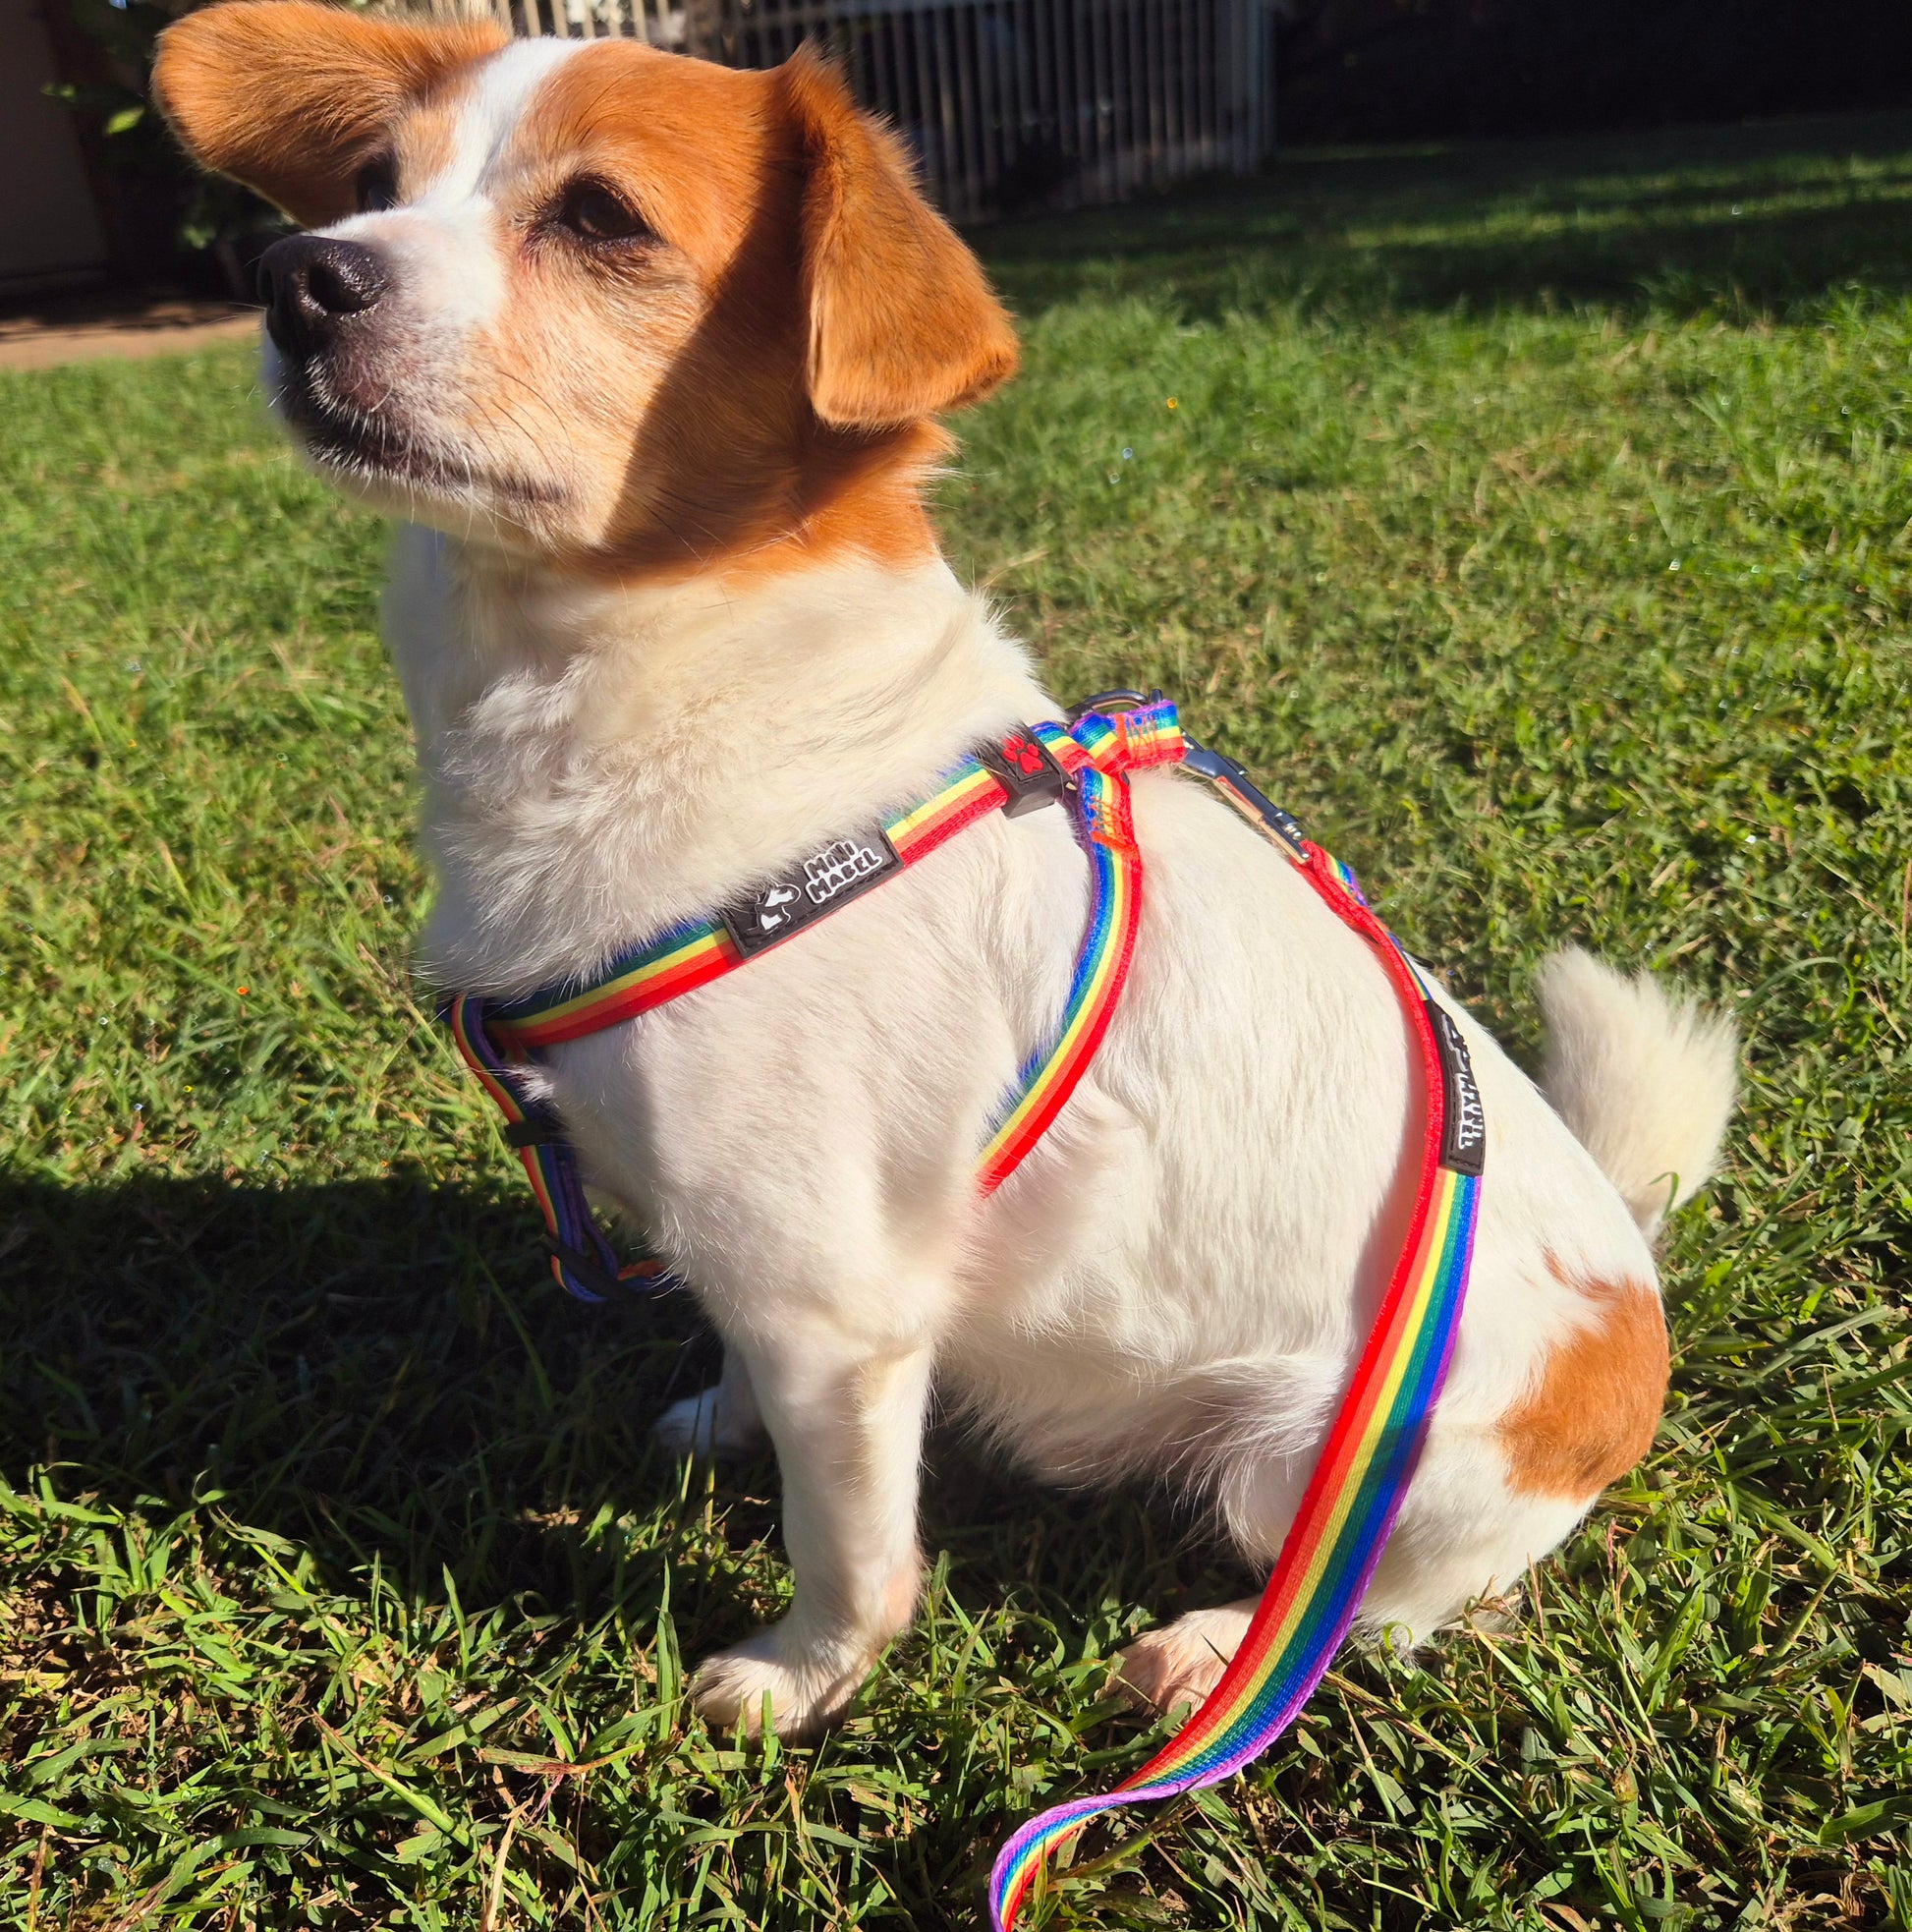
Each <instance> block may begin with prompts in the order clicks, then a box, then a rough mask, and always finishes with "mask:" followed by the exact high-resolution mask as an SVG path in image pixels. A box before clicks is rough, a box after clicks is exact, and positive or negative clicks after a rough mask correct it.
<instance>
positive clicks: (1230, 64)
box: [400, 0, 1273, 221]
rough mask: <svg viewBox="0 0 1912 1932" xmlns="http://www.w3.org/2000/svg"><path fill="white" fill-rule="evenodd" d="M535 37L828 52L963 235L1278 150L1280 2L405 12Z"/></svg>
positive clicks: (503, 0)
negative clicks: (484, 21) (481, 21)
mask: <svg viewBox="0 0 1912 1932" xmlns="http://www.w3.org/2000/svg"><path fill="white" fill-rule="evenodd" d="M400 4H401V5H402V6H404V8H405V10H406V11H408V12H414V13H422V14H436V15H441V16H451V15H454V14H456V15H461V16H469V15H483V16H488V17H491V18H494V19H496V20H498V21H499V22H501V23H502V24H504V25H506V26H509V27H510V28H512V30H513V31H514V32H518V33H557V34H564V35H569V36H571V37H574V38H586V39H592V38H600V37H604V36H607V35H614V34H629V35H635V36H636V37H638V38H640V39H643V40H647V41H649V42H650V43H651V44H652V45H653V46H659V47H669V48H673V49H675V50H677V51H679V52H683V53H691V54H699V55H702V56H703V58H704V59H706V60H717V61H722V62H724V63H726V64H727V65H729V66H732V67H773V66H775V65H776V64H777V63H778V62H779V61H781V60H784V59H786V58H787V57H788V56H789V55H790V54H791V53H793V52H794V51H795V49H796V47H797V45H798V43H799V42H800V41H802V40H805V39H809V38H814V39H817V40H820V41H821V42H823V43H824V44H825V45H826V46H827V47H828V48H829V49H830V50H831V52H832V53H834V54H835V56H836V58H837V59H838V60H839V61H840V62H841V63H842V64H843V67H844V69H845V71H846V72H847V73H848V74H849V76H850V78H851V81H852V84H853V85H855V87H856V90H857V97H858V99H860V100H861V101H862V102H863V103H864V104H865V105H866V106H868V107H872V108H874V109H876V110H877V112H879V113H881V114H883V115H885V116H886V117H887V118H888V119H889V120H890V121H891V122H893V123H894V125H895V126H896V127H897V128H898V129H899V130H900V131H901V133H902V134H903V136H904V138H905V139H906V140H907V141H908V142H910V144H911V146H912V147H913V148H914V149H915V151H916V154H917V156H918V160H919V162H920V165H921V167H922V170H923V179H924V182H925V185H926V186H927V187H928V191H929V193H930V195H931V196H932V197H933V199H935V200H936V202H937V203H938V205H939V206H941V207H942V208H943V209H944V211H945V212H946V213H948V214H949V215H951V216H952V217H953V218H954V219H956V220H958V221H982V220H987V219H989V218H990V217H992V216H996V215H1002V214H1017V213H1022V212H1026V211H1030V210H1035V209H1040V208H1062V207H1079V206H1083V205H1087V204H1091V203H1100V202H1108V201H1119V200H1123V199H1126V198H1128V197H1129V196H1131V195H1133V194H1135V193H1136V192H1137V191H1138V190H1143V189H1153V188H1161V187H1166V186H1167V185H1168V184H1170V183H1172V182H1176V181H1184V180H1187V179H1188V178H1189V177H1190V176H1192V175H1199V174H1209V173H1215V172H1221V171H1226V172H1229V173H1234V174H1247V173H1251V172H1252V171H1253V170H1254V169H1255V168H1257V167H1258V166H1260V164H1261V162H1262V161H1263V159H1264V158H1265V154H1266V152H1267V149H1268V146H1269V144H1270V142H1271V139H1272V135H1273V125H1272V123H1273V116H1272V112H1271V108H1270V96H1271V89H1272V83H1273V75H1272V59H1271V52H1270V28H1269V19H1268V0H400Z"/></svg>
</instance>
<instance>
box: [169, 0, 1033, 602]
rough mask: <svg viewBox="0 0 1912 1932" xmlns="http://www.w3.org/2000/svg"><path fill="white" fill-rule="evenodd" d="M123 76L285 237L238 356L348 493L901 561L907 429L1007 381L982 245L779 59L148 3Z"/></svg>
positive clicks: (529, 534)
mask: <svg viewBox="0 0 1912 1932" xmlns="http://www.w3.org/2000/svg"><path fill="white" fill-rule="evenodd" d="M153 85H154V92H155V95H156V97H157V99H158V101H159V103H160V105H161V107H162V108H163V109H164V111H165V113H166V115H167V117H168V118H169V119H170V120H171V122H172V124H173V126H174V128H175V129H177V131H178V132H179V135H180V137H181V139H182V140H183V141H184V142H185V143H186V145H187V146H188V147H189V148H190V149H191V150H192V152H193V153H194V154H195V155H196V156H197V159H198V160H199V161H201V162H202V163H203V164H204V165H205V166H207V167H209V168H214V169H217V170H219V171H220V172H222V173H226V174H231V175H235V176H237V177H238V178H239V179H240V180H242V181H245V182H247V183H249V184H250V185H252V186H253V187H254V188H256V189H258V190H259V191H260V192H261V193H262V194H264V195H266V196H267V197H269V198H270V199H272V200H274V201H276V202H278V203H279V205H280V206H281V207H283V208H285V209H286V210H287V212H288V213H290V214H291V215H292V216H293V217H294V219H295V220H297V221H299V222H301V223H302V224H304V225H305V226H306V228H307V229H308V230H309V232H308V233H306V234H303V235H298V236H293V237H290V238H288V239H287V240H285V241H282V242H279V243H277V244H275V245H274V247H273V248H272V249H271V250H269V251H268V252H267V255H266V256H265V259H264V261H263V263H262V264H261V282H262V289H263V293H264V295H265V298H266V301H267V303H268V308H267V321H266V325H267V331H268V334H269V337H270V342H269V345H268V348H267V351H266V365H267V379H268V384H269V387H270V390H271V393H272V397H273V401H274V405H275V407H276V408H277V409H278V410H279V412H280V413H281V415H282V416H283V417H284V418H285V420H286V421H287V423H288V424H289V425H290V426H292V427H293V429H294V430H295V432H296V433H297V434H298V435H299V436H300V437H301V438H302V439H303V441H304V442H305V444H306V446H307V448H308V449H309V452H310V453H311V455H312V456H313V458H314V459H315V460H316V461H317V462H318V463H319V464H320V465H321V466H322V467H323V468H324V469H326V470H327V471H328V472H329V473H330V474H331V475H333V476H334V477H336V478H337V479H338V480H339V481H340V482H341V483H344V484H345V485H346V486H347V487H349V488H350V489H352V490H353V491H354V493H356V494H358V495H360V496H363V497H365V498H366V499H368V500H369V501H371V502H373V503H375V504H376V505H378V506H379V507H381V508H385V509H389V510H393V511H395V512H397V513H399V514H401V515H405V516H410V517H414V518H417V519H419V520H421V521H425V522H430V523H434V524H437V525H438V526H440V527H441V528H445V529H450V530H453V531H457V532H461V533H463V532H468V531H470V532H475V533H478V534H480V535H485V536H488V537H491V538H493V539H496V540H502V541H504V542H507V543H509V544H512V545H513V546H515V547H524V548H529V549H531V550H533V551H534V552H536V553H538V554H541V555H544V556H546V557H550V558H553V559H557V560H560V561H568V562H572V563H575V564H579V565H582V566H584V567H587V568H591V567H595V568H603V569H607V570H611V571H615V572H619V573H630V572H647V571H665V572H676V571H678V570H682V569H686V568H695V567H700V566H703V565H707V564H709V563H713V562H716V561H718V560H720V559H724V558H732V557H737V556H740V555H744V554H750V553H760V552H762V551H763V550H764V549H765V547H766V546H770V547H782V546H783V545H785V544H786V543H787V542H788V541H790V540H795V541H797V542H798V543H799V544H803V545H808V546H811V547H829V546H830V545H832V544H834V543H842V544H847V545H852V546H856V547H861V548H864V549H873V550H875V551H877V552H878V553H881V552H883V551H885V550H886V549H896V550H899V551H904V552H907V551H909V550H911V549H912V548H914V547H917V546H920V545H921V544H922V543H923V542H924V541H926V540H927V527H926V526H925V525H924V524H923V522H922V516H921V510H920V507H919V505H918V481H919V478H920V475H921V473H922V470H923V468H924V466H925V464H926V463H927V462H928V459H929V458H930V457H931V456H932V455H933V454H934V453H935V452H936V450H937V449H938V448H939V447H940V440H939V434H938V432H937V431H936V429H935V428H934V426H933V425H932V423H931V421H930V419H931V418H932V417H933V416H934V415H935V414H936V413H937V412H939V411H943V410H947V409H952V408H955V407H957V406H958V405H960V404H963V403H967V402H971V401H974V400H976V399H977V398H979V397H981V396H983V395H985V394H986V393H987V392H988V391H989V390H991V389H992V388H994V387H995V386H996V384H998V383H999V382H1001V381H1002V380H1004V379H1005V378H1006V377H1007V376H1008V375H1009V374H1011V373H1012V372H1013V370H1014V369H1015V366H1016V342H1015V336H1014V333H1013V331H1012V330H1011V328H1010V324H1009V320H1008V317H1007V316H1006V315H1005V314H1004V313H1003V312H1002V309H1001V307H1000V306H999V305H998V303H997V302H996V300H995V298H994V296H993V295H992V294H991V293H990V291H989V288H988V285H987V283H986V282H985V281H984V277H983V273H982V270H981V269H980V268H979V266H978V265H977V262H976V259H975V257H974V256H972V255H971V254H970V252H969V251H968V249H966V248H965V247H964V246H963V244H962V242H961V241H960V240H958V238H957V237H956V235H955V234H954V233H953V231H952V230H951V229H950V228H949V227H948V226H947V225H946V224H945V223H944V222H943V221H942V220H941V219H940V218H939V217H938V216H937V215H936V214H935V213H934V212H933V211H932V210H931V209H930V208H929V207H928V205H927V203H925V201H924V200H923V199H922V198H921V196H920V195H919V194H918V193H917V191H916V188H915V186H914V185H913V183H912V180H911V177H910V171H909V168H908V166H907V164H906V162H905V160H904V158H903V155H902V153H901V151H900V150H899V148H898V146H897V144H896V142H894V140H893V139H892V138H891V137H890V136H889V135H888V134H886V133H885V132H884V131H883V130H882V129H881V128H880V127H878V126H877V125H876V124H875V123H874V122H872V120H870V118H869V117H868V116H866V115H864V114H862V113H861V112H859V111H858V109H857V107H856V106H855V104H854V102H853V101H852V100H851V98H850V96H849V93H848V91H847V90H846V88H845V87H844V85H843V83H842V82H841V80H840V79H839V78H838V77H837V75H836V74H835V73H834V72H833V71H832V70H831V69H830V68H829V67H828V66H827V65H826V64H825V63H824V62H822V61H821V60H818V59H816V58H815V57H814V56H812V55H810V54H809V53H807V52H800V53H799V54H798V55H797V56H796V58H794V59H793V60H791V61H789V62H788V63H787V64H786V65H785V66H783V67H782V68H779V69H778V70H776V71H775V72H773V73H768V74H759V73H740V72H734V71H732V70H730V69H726V68H721V67H715V66H711V65H709V64H707V63H705V62H703V61H695V60H689V59H686V58H684V57H682V56H679V55H675V54H666V53H661V52H658V51H656V50H654V49H652V48H649V47H646V46H643V45H640V44H638V43H636V42H633V41H618V40H599V41H594V42H587V41H562V40H531V41H518V42H507V41H506V39H505V37H504V36H503V34H501V33H500V32H498V31H497V30H496V29H494V28H488V27H476V26H409V25H402V24H399V23H397V22H394V21H389V20H378V19H372V18H367V17H366V16H364V15H359V14H353V13H348V12H346V11H344V10H343V9H340V8H334V7H329V6H322V5H314V4H309V3H308V0H239V3H238V4H232V5H225V6H217V7H212V8H208V9H206V10H204V11H202V12H199V13H195V14H190V15H188V16H187V17H186V18H185V19H184V20H182V21H180V22H179V23H178V24H177V25H175V26H173V27H172V28H168V29H167V31H166V33H165V35H164V36H163V38H162V41H161V45H160V51H159V59H158V64H157V66H156V68H155V70H154V75H153Z"/></svg>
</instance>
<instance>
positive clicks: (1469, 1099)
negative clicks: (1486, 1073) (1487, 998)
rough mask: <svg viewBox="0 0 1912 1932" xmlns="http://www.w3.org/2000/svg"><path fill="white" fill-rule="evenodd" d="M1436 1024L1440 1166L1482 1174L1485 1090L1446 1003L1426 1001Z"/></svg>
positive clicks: (1485, 1150)
mask: <svg viewBox="0 0 1912 1932" xmlns="http://www.w3.org/2000/svg"><path fill="white" fill-rule="evenodd" d="M1423 1003H1424V1004H1425V1005H1426V1006H1427V1009H1428V1018H1429V1019H1430V1021H1432V1022H1433V1025H1434V1046H1435V1048H1436V1049H1437V1050H1438V1051H1439V1054H1440V1085H1441V1094H1442V1099H1443V1101H1444V1103H1445V1104H1444V1106H1443V1107H1442V1108H1441V1122H1442V1124H1441V1131H1440V1165H1442V1166H1443V1167H1447V1168H1450V1169H1451V1170H1452V1171H1453V1172H1455V1173H1457V1174H1474V1175H1477V1176H1478V1175H1479V1174H1480V1172H1481V1170H1482V1168H1483V1167H1484V1166H1485V1165H1486V1163H1487V1153H1488V1116H1487V1112H1486V1109H1485V1108H1483V1107H1482V1106H1481V1089H1480V1087H1479V1086H1478V1085H1477V1084H1476V1082H1475V1079H1474V1062H1473V1060H1472V1059H1470V1058H1469V1057H1468V1051H1467V1042H1466V1041H1465V1040H1463V1039H1462V1038H1461V1030H1460V1028H1459V1027H1457V1026H1456V1025H1455V1024H1454V1017H1453V1015H1452V1014H1451V1013H1449V1012H1448V1011H1447V1009H1446V1008H1445V1007H1444V1006H1437V1005H1435V1003H1434V1001H1433V1000H1432V999H1430V1000H1426V1001H1424V1002H1423Z"/></svg>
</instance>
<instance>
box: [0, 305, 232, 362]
mask: <svg viewBox="0 0 1912 1932" xmlns="http://www.w3.org/2000/svg"><path fill="white" fill-rule="evenodd" d="M258 322H259V312H258V311H257V310H256V309H252V308H247V307H243V306H242V305H240V304H239V303H236V302H200V301H197V300H194V299H191V298H179V299H176V300H169V301H137V300H136V301H134V302H132V303H128V302H126V301H125V300H124V299H122V300H120V301H118V302H115V301H114V300H113V299H112V298H110V297H107V296H94V297H90V298H88V299H86V300H85V301H75V300H71V299H68V300H62V301H59V302H47V303H44V304H42V305H40V306H39V307H38V308H36V309H34V310H31V311H28V313H25V314H18V315H0V369H52V368H54V367H55V366H56V365H58V364H60V363H87V362H92V361H95V360H96V359H97V358H99V357H102V356H125V357H138V356H171V355H178V354H179V353H181V352H182V351H184V350H188V349H203V348H205V347H206V346H207V345H208V344H210V343H214V342H230V341H234V340H236V339H238V338H240V337H244V336H249V335H253V334H256V333H257V331H258Z"/></svg>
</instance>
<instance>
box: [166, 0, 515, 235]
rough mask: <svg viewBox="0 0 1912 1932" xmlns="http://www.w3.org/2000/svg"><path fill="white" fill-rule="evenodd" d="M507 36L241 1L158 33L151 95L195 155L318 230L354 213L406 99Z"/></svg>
mask: <svg viewBox="0 0 1912 1932" xmlns="http://www.w3.org/2000/svg"><path fill="white" fill-rule="evenodd" d="M505 39H506V36H505V34H504V32H503V31H502V30H501V29H500V28H495V27H490V26H445V27H429V26H427V27H409V26H405V25H403V24H401V23H400V22H397V21H389V20H376V19H373V18H370V17H369V16H366V15H364V14H355V13H351V12H348V11H347V9H345V8H344V7H330V6H320V5H317V4H314V0H236V4H233V5H228V6H215V7H206V8H203V9H201V10H200V11H199V12H197V13H193V14H188V15H187V16H186V18H185V19H184V20H180V21H176V22H174V24H173V25H172V26H171V27H169V28H167V29H166V30H165V32H164V33H162V34H161V35H160V36H159V57H158V59H157V61H156V62H155V63H154V65H153V70H152V91H153V98H154V99H155V100H156V101H157V102H158V104H159V107H160V111H161V112H162V113H163V114H164V115H165V116H166V119H167V120H168V121H170V122H171V123H172V125H173V129H174V131H175V132H176V133H177V134H178V136H179V138H180V140H181V141H182V142H185V144H186V147H187V149H188V151H189V152H190V153H191V154H192V155H193V158H194V159H195V160H197V161H198V162H199V163H200V164H201V165H202V166H204V167H207V168H211V169H213V170H215V171H216V172H217V173H219V174H229V175H235V176H237V177H238V179H239V180H241V181H243V182H245V183H246V185H247V186H248V187H249V188H256V189H257V190H258V192H259V193H260V194H261V195H263V196H265V197H266V198H267V199H270V200H273V201H276V202H278V204H279V205H280V207H282V208H284V209H285V211H286V212H287V213H288V214H289V215H291V216H292V218H293V219H294V220H295V221H298V222H301V223H303V224H304V225H305V226H306V227H308V228H315V227H320V226H322V225H323V224H324V223H326V222H328V221H337V220H339V219H341V218H342V217H343V216H345V215H348V214H350V213H351V212H352V211H353V206H354V185H355V184H354V177H355V175H356V173H357V171H358V169H359V167H360V166H361V165H363V163H364V162H365V161H366V160H367V159H368V158H369V157H370V153H371V151H372V150H373V149H375V147H376V145H377V142H378V140H379V137H380V136H381V134H382V133H383V132H384V130H385V129H386V128H388V127H389V126H390V125H391V124H392V122H393V121H394V120H395V119H396V118H397V117H398V115H399V114H400V112H401V111H402V110H403V109H404V108H405V106H406V104H407V103H408V102H410V101H413V100H417V99H419V98H420V97H421V96H422V95H423V94H424V93H426V92H428V91H429V90H430V88H431V87H432V86H433V85H435V84H436V83H437V82H439V81H441V80H442V79H443V78H444V77H445V76H446V75H448V74H450V73H452V72H453V71H454V70H456V69H457V68H460V67H462V66H464V65H466V64H467V63H468V62H470V61H475V60H478V59H481V58H482V57H483V56H484V55H486V54H488V53H491V52H494V51H495V50H496V49H497V48H499V47H501V46H503V45H504V43H505Z"/></svg>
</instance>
